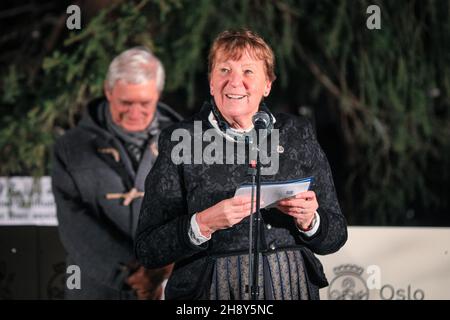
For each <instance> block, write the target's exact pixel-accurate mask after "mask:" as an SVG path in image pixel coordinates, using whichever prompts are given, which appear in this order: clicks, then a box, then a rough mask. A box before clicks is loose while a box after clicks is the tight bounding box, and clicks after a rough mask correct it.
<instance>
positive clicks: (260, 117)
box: [252, 111, 270, 130]
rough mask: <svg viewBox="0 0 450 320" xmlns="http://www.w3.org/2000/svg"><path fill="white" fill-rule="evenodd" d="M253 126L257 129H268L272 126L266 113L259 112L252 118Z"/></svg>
mask: <svg viewBox="0 0 450 320" xmlns="http://www.w3.org/2000/svg"><path fill="white" fill-rule="evenodd" d="M252 122H253V125H254V126H255V129H257V130H259V129H268V128H269V125H270V116H269V114H268V113H267V112H265V111H258V112H257V113H255V114H254V115H253V117H252Z"/></svg>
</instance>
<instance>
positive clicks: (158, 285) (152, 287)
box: [126, 264, 173, 300]
mask: <svg viewBox="0 0 450 320" xmlns="http://www.w3.org/2000/svg"><path fill="white" fill-rule="evenodd" d="M172 269H173V264H170V265H168V266H165V267H162V268H159V269H146V268H144V267H143V266H140V267H139V268H138V269H137V270H136V272H134V273H133V274H132V275H131V276H129V277H128V278H127V280H126V282H127V284H128V285H129V286H130V287H131V288H132V289H133V290H135V292H136V295H137V297H138V299H140V300H159V299H161V297H162V294H163V287H162V283H163V281H164V280H165V279H168V278H169V276H170V273H171V272H172Z"/></svg>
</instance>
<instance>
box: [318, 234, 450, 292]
mask: <svg viewBox="0 0 450 320" xmlns="http://www.w3.org/2000/svg"><path fill="white" fill-rule="evenodd" d="M348 232H349V239H348V241H347V243H346V244H345V246H344V247H343V248H342V249H341V250H340V251H338V252H337V253H334V254H332V255H328V256H318V258H319V259H320V260H321V261H322V263H323V265H324V270H325V274H326V275H327V278H328V282H329V283H330V285H329V286H328V287H327V288H324V289H322V290H321V291H320V295H321V299H333V300H334V299H347V300H350V299H370V300H424V299H425V300H430V299H446V300H447V299H450V228H425V227H424V228H421V227H419V228H409V227H408V228H407V227H350V228H349V230H348Z"/></svg>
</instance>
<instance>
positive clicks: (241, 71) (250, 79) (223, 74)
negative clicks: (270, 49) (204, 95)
mask: <svg viewBox="0 0 450 320" xmlns="http://www.w3.org/2000/svg"><path fill="white" fill-rule="evenodd" d="M215 61H216V62H215V64H214V66H213V68H212V70H211V78H210V82H209V86H210V92H211V95H212V96H213V97H214V101H215V103H216V105H217V108H218V109H219V111H220V113H221V114H222V116H223V117H224V118H225V120H227V121H228V122H229V123H230V124H232V123H235V122H236V120H237V122H238V123H247V124H248V123H250V124H251V118H252V116H253V115H254V114H255V113H256V112H257V111H258V108H259V104H260V102H261V100H262V98H263V97H267V96H268V95H269V93H270V89H271V86H272V82H271V81H269V80H268V77H267V75H266V70H265V67H264V62H263V60H257V59H256V58H254V57H253V55H250V54H248V52H247V51H245V52H243V53H242V55H241V57H240V58H239V60H231V59H224V58H223V57H221V52H220V51H219V52H217V57H216V59H215ZM245 129H246V128H245Z"/></svg>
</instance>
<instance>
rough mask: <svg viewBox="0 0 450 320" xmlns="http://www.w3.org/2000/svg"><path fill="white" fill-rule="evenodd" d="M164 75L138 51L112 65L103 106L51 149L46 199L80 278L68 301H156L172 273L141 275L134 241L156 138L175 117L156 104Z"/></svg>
mask: <svg viewBox="0 0 450 320" xmlns="http://www.w3.org/2000/svg"><path fill="white" fill-rule="evenodd" d="M163 87H164V69H163V66H162V64H161V62H160V61H159V59H158V58H156V57H155V56H154V55H153V54H152V53H151V52H149V51H148V50H146V49H144V48H141V47H137V48H133V49H129V50H126V51H124V52H123V53H121V54H120V55H118V56H117V57H116V58H114V60H113V61H112V62H111V64H110V66H109V69H108V74H107V77H106V80H105V85H104V90H105V95H106V100H105V99H98V100H95V101H93V102H92V103H90V104H89V105H88V107H87V110H86V113H85V114H84V116H83V118H82V119H81V121H80V123H79V124H78V126H77V127H76V128H74V129H71V130H69V131H68V132H67V133H66V134H65V135H64V136H63V137H61V138H59V139H58V140H57V142H56V144H55V148H54V163H53V170H52V184H53V193H54V195H55V201H56V206H57V217H58V223H59V233H60V237H61V241H62V243H63V245H64V247H65V249H66V251H67V253H68V257H67V264H68V265H77V266H78V267H79V268H80V271H81V288H80V289H77V288H75V289H69V288H66V298H68V299H135V298H139V299H159V298H161V295H162V292H163V290H162V282H163V281H164V279H165V278H167V277H168V275H169V274H170V271H171V267H172V266H171V265H169V266H166V267H164V268H161V269H156V270H147V269H145V268H144V267H142V266H140V265H139V264H138V263H137V261H136V258H135V255H134V250H133V239H134V235H135V231H136V227H137V223H138V218H139V210H140V207H141V202H142V196H143V190H144V181H145V178H146V176H147V174H148V172H149V170H150V168H151V167H152V165H153V163H154V161H155V159H156V157H157V155H158V137H159V133H160V132H161V130H162V129H163V128H164V127H167V126H168V125H170V124H172V123H174V122H176V121H179V120H180V116H179V115H178V114H177V113H176V112H174V111H173V110H172V109H170V108H169V107H168V106H166V105H164V104H162V103H159V102H158V100H159V97H160V94H161V92H162V90H163Z"/></svg>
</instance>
